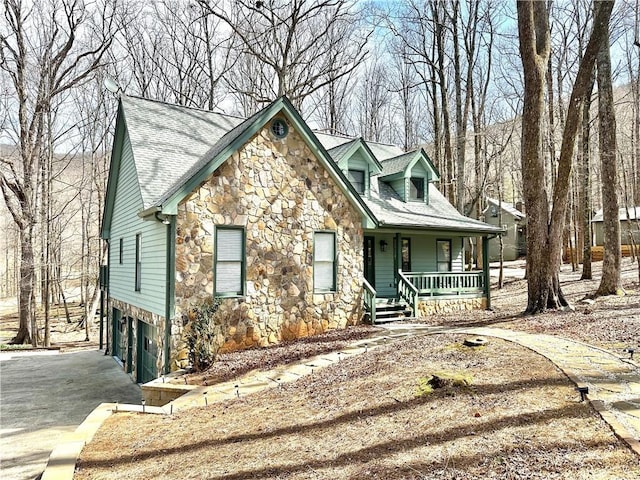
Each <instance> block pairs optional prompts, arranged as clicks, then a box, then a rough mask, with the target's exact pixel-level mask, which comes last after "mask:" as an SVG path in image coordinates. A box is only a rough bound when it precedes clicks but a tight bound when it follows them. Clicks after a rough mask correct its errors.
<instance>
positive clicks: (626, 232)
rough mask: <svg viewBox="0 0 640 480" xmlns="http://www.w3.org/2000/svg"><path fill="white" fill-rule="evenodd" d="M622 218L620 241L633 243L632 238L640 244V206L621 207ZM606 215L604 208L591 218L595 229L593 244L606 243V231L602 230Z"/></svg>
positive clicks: (636, 243)
mask: <svg viewBox="0 0 640 480" xmlns="http://www.w3.org/2000/svg"><path fill="white" fill-rule="evenodd" d="M618 219H619V220H620V241H621V243H622V244H623V245H631V243H632V242H631V238H632V237H633V243H634V244H635V245H639V244H640V223H638V222H639V221H640V207H621V208H620V209H619V210H618ZM603 222H604V217H603V213H602V209H600V210H598V211H597V212H596V214H595V215H594V216H593V218H592V219H591V227H592V231H593V245H596V246H602V245H604V233H603V230H602V227H603Z"/></svg>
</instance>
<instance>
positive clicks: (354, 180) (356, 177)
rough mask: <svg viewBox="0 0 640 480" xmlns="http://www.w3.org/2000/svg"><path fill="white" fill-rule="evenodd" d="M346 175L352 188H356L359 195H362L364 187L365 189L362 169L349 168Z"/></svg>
mask: <svg viewBox="0 0 640 480" xmlns="http://www.w3.org/2000/svg"><path fill="white" fill-rule="evenodd" d="M348 177H349V181H350V182H351V185H353V188H355V189H356V192H358V193H359V194H360V195H364V189H365V184H364V170H351V169H349V175H348Z"/></svg>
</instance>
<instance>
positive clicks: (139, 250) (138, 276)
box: [135, 233, 142, 292]
mask: <svg viewBox="0 0 640 480" xmlns="http://www.w3.org/2000/svg"><path fill="white" fill-rule="evenodd" d="M141 285H142V234H141V233H138V234H137V235H136V285H135V289H136V292H139V291H140V287H141Z"/></svg>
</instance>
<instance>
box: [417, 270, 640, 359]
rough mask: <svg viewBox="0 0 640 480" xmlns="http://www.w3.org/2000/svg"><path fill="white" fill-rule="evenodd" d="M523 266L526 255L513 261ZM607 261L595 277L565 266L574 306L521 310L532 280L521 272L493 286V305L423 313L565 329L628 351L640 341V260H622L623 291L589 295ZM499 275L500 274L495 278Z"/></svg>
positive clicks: (440, 321)
mask: <svg viewBox="0 0 640 480" xmlns="http://www.w3.org/2000/svg"><path fill="white" fill-rule="evenodd" d="M509 266H510V267H514V266H516V267H520V268H521V269H524V261H522V262H519V263H516V264H514V263H510V265H509ZM601 268H602V262H596V263H594V264H593V270H594V271H593V278H594V279H593V280H580V276H581V272H580V271H577V272H572V271H571V267H570V266H567V265H565V266H563V267H562V271H561V275H560V279H561V286H562V287H561V288H562V291H563V292H564V294H565V296H566V297H567V298H568V299H569V301H570V303H571V305H572V307H573V308H574V310H566V311H564V312H548V313H544V314H539V315H527V316H524V315H522V312H523V311H524V310H525V307H526V305H527V282H526V280H523V279H522V276H520V277H507V278H506V281H505V284H504V288H503V289H497V288H496V285H495V283H494V285H493V289H492V293H491V295H492V307H493V311H471V312H464V315H460V314H447V315H439V316H434V317H430V318H427V319H424V320H423V322H424V323H428V324H430V325H450V326H453V325H455V326H480V325H482V326H496V327H502V328H511V329H513V330H521V331H527V332H532V333H547V334H552V335H560V336H564V337H567V338H571V339H574V340H578V341H582V342H585V343H589V344H591V345H596V346H600V347H603V348H606V349H609V350H612V351H617V352H619V353H623V350H625V349H627V348H636V349H638V348H639V347H640V286H639V283H638V265H637V264H636V263H634V262H631V260H630V259H628V258H624V259H623V260H622V286H623V288H624V290H625V295H623V296H615V295H613V296H606V297H599V298H596V299H595V300H594V301H593V303H592V302H591V301H589V300H587V301H586V302H585V301H584V299H585V297H586V296H587V295H592V294H593V293H594V292H595V291H596V290H597V288H598V285H599V283H600V272H601ZM493 280H494V281H495V278H494V279H493Z"/></svg>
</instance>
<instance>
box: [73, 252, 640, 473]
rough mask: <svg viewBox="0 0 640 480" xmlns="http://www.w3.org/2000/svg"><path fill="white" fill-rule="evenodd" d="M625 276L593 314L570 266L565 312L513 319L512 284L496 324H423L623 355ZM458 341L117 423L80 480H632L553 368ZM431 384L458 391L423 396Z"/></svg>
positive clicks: (636, 466) (626, 462)
mask: <svg viewBox="0 0 640 480" xmlns="http://www.w3.org/2000/svg"><path fill="white" fill-rule="evenodd" d="M597 265H598V264H596V266H597ZM623 265H624V271H625V273H624V276H623V284H624V287H625V289H626V290H627V295H626V296H623V297H606V298H602V299H598V300H596V302H595V303H593V304H581V303H580V302H579V300H581V299H582V298H583V297H584V296H585V294H587V293H591V292H593V291H595V288H596V287H597V281H592V282H581V281H578V280H579V273H578V274H574V273H571V272H570V271H569V270H568V269H566V268H565V269H564V270H563V272H562V282H563V290H564V292H565V294H567V296H568V297H569V298H570V300H571V301H572V302H573V303H574V305H575V307H576V310H575V311H574V312H565V313H560V314H557V313H556V314H553V313H549V314H544V315H538V316H535V317H522V316H521V315H520V313H521V312H522V310H523V309H524V306H525V304H526V282H524V281H523V280H517V279H509V280H508V282H507V284H506V287H505V288H504V289H503V290H500V291H494V292H493V300H494V301H493V307H494V311H493V312H465V313H464V314H463V315H460V314H455V315H454V314H451V315H447V316H438V317H434V318H430V319H428V322H427V323H430V324H448V325H497V326H500V327H503V328H505V327H506V328H513V329H519V330H527V331H539V332H545V333H551V334H558V335H564V336H567V337H570V338H574V339H578V340H582V341H586V342H588V343H592V344H596V345H600V346H603V347H607V348H609V349H613V350H619V351H622V349H624V348H627V347H629V346H632V347H633V346H635V347H638V346H639V344H638V341H639V338H640V303H639V300H640V295H639V294H638V293H636V292H637V290H638V288H637V287H638V282H637V267H636V265H635V264H631V263H630V261H629V260H628V259H625V260H624V261H623ZM594 275H595V276H596V278H599V277H598V275H599V273H598V272H597V271H594ZM369 328H370V327H367V328H366V329H363V330H362V332H365V333H366V332H367V329H369ZM356 332H358V333H356ZM340 335H345V337H344V338H340ZM360 335H361V333H360V332H359V328H355V329H354V331H353V332H350V333H346V332H344V333H342V334H340V333H334V334H333V336H332V337H328V339H327V341H326V342H324V341H323V339H322V338H321V337H319V338H316V340H315V341H313V342H310V341H307V342H294V343H291V344H287V345H283V346H280V347H278V348H279V349H278V350H274V351H273V352H274V355H273V357H274V358H276V359H277V360H276V361H275V363H276V364H280V363H287V362H288V361H294V360H296V359H298V358H300V357H301V356H306V355H307V354H314V353H312V352H313V351H314V349H317V348H318V347H317V346H318V345H321V344H323V343H325V344H326V345H332V346H333V345H337V344H338V343H339V342H340V341H343V340H344V341H346V340H348V339H349V338H356V337H358V336H360ZM351 336H353V337H351ZM462 340H463V337H459V336H452V335H437V336H428V337H416V338H413V339H410V340H406V341H402V342H397V343H393V344H389V345H387V346H384V347H381V348H380V349H377V350H371V351H369V352H368V353H366V354H362V355H358V356H354V357H351V358H349V359H348V360H345V361H342V362H340V363H338V364H334V365H333V366H331V367H328V368H326V369H323V370H320V371H317V372H315V373H314V374H313V375H311V376H307V377H304V378H302V379H300V380H299V381H297V382H294V383H290V384H283V385H282V386H280V387H278V388H276V389H272V390H268V391H263V392H261V393H258V394H255V395H251V396H247V397H241V398H239V399H236V400H233V401H227V402H224V403H220V404H215V405H210V406H208V407H206V408H205V407H203V408H198V409H194V410H189V411H184V412H180V413H177V414H174V415H172V416H166V417H161V416H150V415H147V416H143V415H132V414H118V415H115V416H113V417H111V418H110V419H109V420H108V421H107V422H106V423H105V425H103V427H102V428H101V429H100V430H99V431H98V433H97V435H96V436H95V438H94V440H93V441H92V442H91V443H90V444H89V445H87V446H86V447H85V449H84V450H83V453H82V456H81V459H80V462H79V464H78V469H77V473H76V476H75V478H76V479H82V480H84V479H111V478H129V479H147V478H154V477H155V478H158V479H163V478H167V479H169V478H176V477H179V478H210V479H232V480H234V479H235V480H239V479H267V478H269V479H324V478H335V479H359V478H371V479H389V480H394V479H434V478H447V479H453V478H455V479H476V478H488V479H505V478H510V479H525V478H526V479H625V480H626V479H631V478H640V461H639V459H638V457H637V455H635V454H633V453H632V452H631V451H630V450H629V449H628V448H627V447H626V446H625V445H624V444H623V443H621V442H620V441H619V440H618V439H617V438H616V437H615V436H614V435H613V434H612V432H611V430H610V428H609V427H608V426H607V425H606V424H605V423H604V422H602V420H601V419H600V417H599V416H598V415H597V414H596V413H595V412H594V411H593V410H592V408H591V407H590V406H589V404H587V403H582V402H580V401H579V395H578V394H577V393H576V390H575V387H574V385H573V384H571V383H570V382H569V380H568V379H567V378H566V377H565V376H564V375H563V374H562V373H561V372H560V371H559V370H558V369H557V368H556V367H555V366H553V365H552V364H551V363H550V362H549V361H547V360H546V359H544V358H543V357H540V356H538V355H536V354H534V353H532V352H531V351H529V350H527V349H525V348H523V347H519V346H517V345H514V344H510V343H507V342H503V341H500V340H491V342H490V343H489V344H488V345H487V346H485V347H481V348H479V349H473V348H469V347H464V346H463V345H462ZM334 342H335V343H334ZM268 352H269V350H262V351H257V352H256V351H253V352H252V351H248V352H243V353H238V354H235V357H234V358H233V359H232V360H229V362H228V364H227V366H219V367H218V368H219V370H218V371H217V372H216V371H210V372H207V374H205V375H203V376H200V377H196V376H194V377H193V378H192V380H193V381H194V382H195V381H197V380H198V378H199V379H200V380H203V379H206V378H208V379H209V380H208V381H214V380H213V379H214V378H221V377H224V378H228V376H229V375H233V373H234V372H237V373H240V371H248V370H251V369H253V368H254V367H255V366H257V365H259V363H260V362H262V361H264V360H265V359H264V357H262V355H265V354H267V353H268ZM243 359H244V361H243ZM272 363H274V362H272ZM230 365H231V366H230ZM270 366H273V365H272V364H270ZM214 368H215V367H214ZM433 375H436V376H439V377H446V376H447V375H454V376H455V375H464V377H459V378H465V380H464V381H458V382H444V383H445V386H444V387H443V388H432V387H431V386H430V385H429V383H428V381H429V379H431V377H432V376H433ZM217 376H219V377H217ZM432 383H433V382H432Z"/></svg>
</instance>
